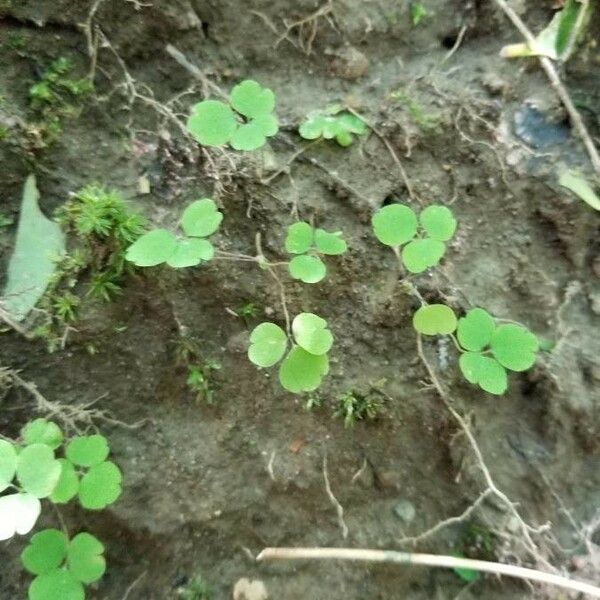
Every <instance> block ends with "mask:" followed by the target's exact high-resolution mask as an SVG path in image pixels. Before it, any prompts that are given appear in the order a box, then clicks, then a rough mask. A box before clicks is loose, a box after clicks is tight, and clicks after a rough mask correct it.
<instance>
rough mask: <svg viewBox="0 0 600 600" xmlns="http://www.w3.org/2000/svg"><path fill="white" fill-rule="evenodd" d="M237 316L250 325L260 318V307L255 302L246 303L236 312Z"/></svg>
mask: <svg viewBox="0 0 600 600" xmlns="http://www.w3.org/2000/svg"><path fill="white" fill-rule="evenodd" d="M235 314H236V315H237V316H238V317H241V318H242V319H244V321H246V323H248V321H251V320H252V319H255V318H256V317H257V316H258V307H257V306H256V305H255V304H254V303H253V302H245V303H244V304H242V305H241V306H240V307H239V308H237V309H236V310H235Z"/></svg>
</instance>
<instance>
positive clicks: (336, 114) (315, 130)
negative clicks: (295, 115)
mask: <svg viewBox="0 0 600 600" xmlns="http://www.w3.org/2000/svg"><path fill="white" fill-rule="evenodd" d="M341 110H342V107H341V106H333V107H330V108H329V109H325V110H324V111H313V112H311V113H309V114H308V116H307V117H306V120H305V121H304V122H303V123H302V124H301V125H300V128H299V129H298V132H299V133H300V136H301V137H303V138H304V139H305V140H316V139H317V138H320V137H323V138H325V139H326V140H330V139H333V138H335V140H336V141H337V143H338V144H339V145H340V146H344V147H345V146H350V144H352V141H353V137H352V134H353V133H354V134H357V135H362V134H364V133H366V132H367V130H368V128H367V126H366V125H365V123H364V122H363V121H362V120H361V119H359V118H358V117H357V116H356V115H353V114H351V113H348V112H344V113H340V111H341Z"/></svg>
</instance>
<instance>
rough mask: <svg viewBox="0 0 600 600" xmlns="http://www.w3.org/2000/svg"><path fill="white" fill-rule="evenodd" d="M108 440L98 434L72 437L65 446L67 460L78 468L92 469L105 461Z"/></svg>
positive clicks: (107, 451)
mask: <svg viewBox="0 0 600 600" xmlns="http://www.w3.org/2000/svg"><path fill="white" fill-rule="evenodd" d="M108 453H109V447H108V440H107V439H106V438H105V437H104V436H102V435H99V434H94V435H81V436H77V437H74V438H73V439H72V440H71V441H70V442H69V445H68V446H67V450H66V455H67V458H68V459H69V460H70V461H71V462H72V463H73V464H74V465H79V466H80V467H93V466H94V465H99V464H100V463H101V462H104V461H105V460H106V457H107V456H108Z"/></svg>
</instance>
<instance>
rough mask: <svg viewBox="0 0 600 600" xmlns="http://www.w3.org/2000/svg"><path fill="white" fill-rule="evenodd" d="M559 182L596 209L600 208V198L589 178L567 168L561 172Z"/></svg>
mask: <svg viewBox="0 0 600 600" xmlns="http://www.w3.org/2000/svg"><path fill="white" fill-rule="evenodd" d="M558 183H559V185H561V186H562V187H564V188H567V189H568V190H570V191H571V192H573V193H574V194H575V195H576V196H578V197H579V198H581V200H583V201H584V202H585V203H586V204H587V205H589V206H591V207H592V208H593V209H594V210H600V198H599V197H598V195H597V194H596V192H595V191H594V189H593V188H592V186H591V185H590V184H589V182H588V181H587V179H585V177H583V176H582V175H580V174H579V173H577V172H575V171H570V170H568V169H566V170H564V171H563V172H562V173H561V174H560V178H559V180H558Z"/></svg>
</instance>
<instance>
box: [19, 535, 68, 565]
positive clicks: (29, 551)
mask: <svg viewBox="0 0 600 600" xmlns="http://www.w3.org/2000/svg"><path fill="white" fill-rule="evenodd" d="M66 556H67V536H66V535H65V534H64V533H63V532H62V531H59V530H58V529H45V530H44V531H40V532H39V533H36V534H35V535H33V536H32V537H31V539H30V540H29V545H28V546H27V547H26V548H25V549H24V550H23V552H21V562H22V563H23V566H24V567H25V569H26V570H27V571H29V572H30V573H32V574H33V575H44V574H45V573H49V572H50V571H54V570H55V569H58V567H60V566H61V565H62V563H63V561H64V560H65V558H66Z"/></svg>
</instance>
